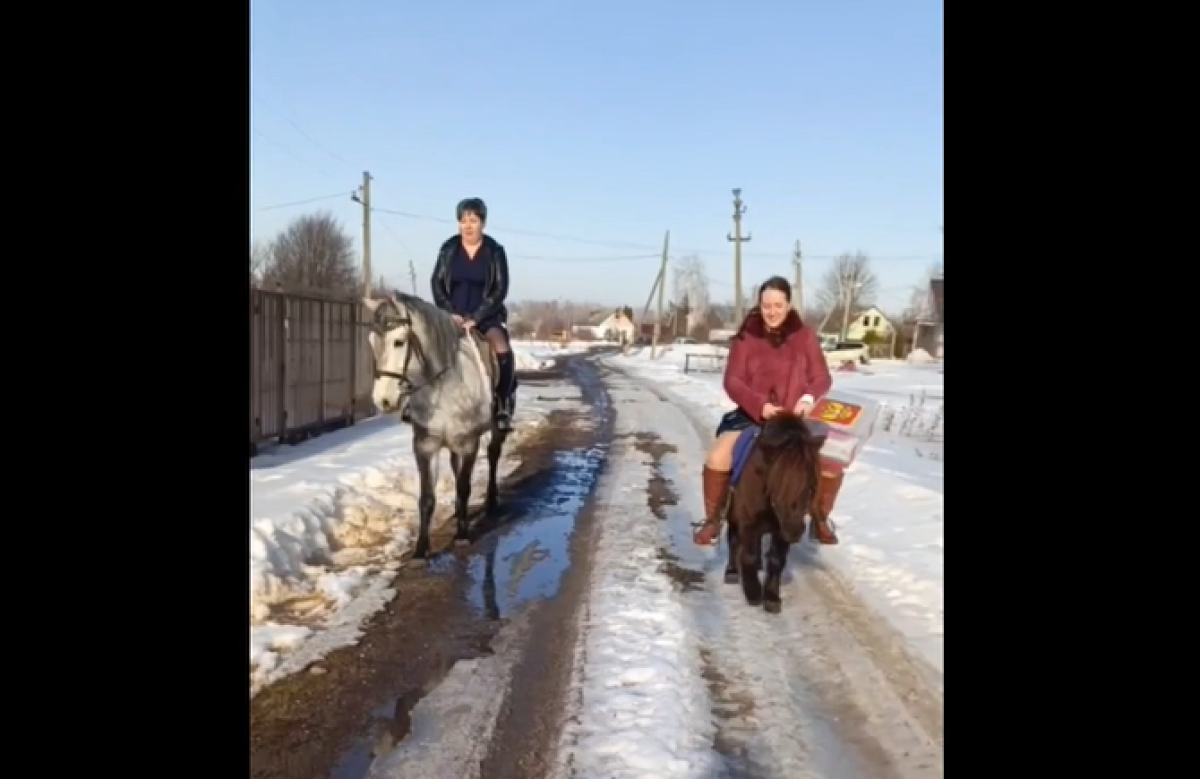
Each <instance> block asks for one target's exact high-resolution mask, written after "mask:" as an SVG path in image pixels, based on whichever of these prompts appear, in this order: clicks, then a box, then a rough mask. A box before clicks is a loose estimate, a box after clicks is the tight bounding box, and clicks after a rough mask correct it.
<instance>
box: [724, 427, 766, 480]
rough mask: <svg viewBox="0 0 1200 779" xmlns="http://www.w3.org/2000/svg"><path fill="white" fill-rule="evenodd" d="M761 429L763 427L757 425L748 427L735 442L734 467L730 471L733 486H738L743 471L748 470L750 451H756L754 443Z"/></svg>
mask: <svg viewBox="0 0 1200 779" xmlns="http://www.w3.org/2000/svg"><path fill="white" fill-rule="evenodd" d="M761 431H762V428H761V427H758V426H757V425H753V426H751V427H748V428H746V429H745V430H743V431H742V434H741V435H740V436H738V440H737V441H735V442H734V443H733V469H732V470H731V471H730V472H729V483H730V485H731V486H734V487H736V486H737V483H738V482H739V481H740V480H741V478H742V471H744V470H746V463H748V462H750V453H751V452H753V451H754V444H755V442H756V441H758V434H759V433H760V432H761Z"/></svg>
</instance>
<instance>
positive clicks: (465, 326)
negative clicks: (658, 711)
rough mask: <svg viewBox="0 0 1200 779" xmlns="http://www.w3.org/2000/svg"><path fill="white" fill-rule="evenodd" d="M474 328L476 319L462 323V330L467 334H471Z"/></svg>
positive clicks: (465, 320)
mask: <svg viewBox="0 0 1200 779" xmlns="http://www.w3.org/2000/svg"><path fill="white" fill-rule="evenodd" d="M474 327H475V320H474V319H464V320H463V321H462V329H463V330H465V331H466V332H468V333H469V332H471V330H472V329H473V328H474Z"/></svg>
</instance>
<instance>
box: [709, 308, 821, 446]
mask: <svg viewBox="0 0 1200 779" xmlns="http://www.w3.org/2000/svg"><path fill="white" fill-rule="evenodd" d="M831 386H833V378H832V377H831V376H830V375H829V366H828V365H827V364H826V362H825V353H824V352H823V351H821V344H820V343H819V342H818V341H817V336H816V334H815V333H814V332H813V330H812V328H811V327H806V326H805V325H804V322H803V321H801V319H800V315H799V314H797V313H796V312H795V311H789V312H788V315H787V318H786V319H784V320H783V324H781V325H780V326H779V329H778V330H768V329H767V327H766V323H765V322H763V318H762V315H761V314H759V312H758V309H753V310H751V311H750V313H749V314H748V315H747V316H746V319H745V321H744V322H742V326H741V328H740V329H739V330H738V334H737V335H736V336H734V338H733V342H732V343H731V344H730V346H729V358H728V360H727V361H726V364H725V393H726V394H727V395H729V399H730V400H732V401H733V402H734V403H736V404H738V407H739V408H741V410H742V412H743V413H745V414H746V416H748V417H750V418H751V419H753V420H754V421H755V422H756V423H758V424H760V425H761V424H762V421H763V420H762V409H763V406H765V405H766V404H767V402H768V401H770V402H772V403H775V404H776V405H778V406H780V407H781V408H783V409H784V410H786V411H791V410H792V408H794V407H795V405H796V404H797V403H798V402H799V401H800V398H802V397H803V396H805V395H811V396H812V398H813V400H814V401H817V400H820V399H821V398H822V397H823V396H824V395H825V393H827V392H829V388H830V387H831Z"/></svg>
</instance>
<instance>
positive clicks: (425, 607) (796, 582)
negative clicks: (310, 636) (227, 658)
mask: <svg viewBox="0 0 1200 779" xmlns="http://www.w3.org/2000/svg"><path fill="white" fill-rule="evenodd" d="M564 373H565V375H564V377H563V378H561V379H557V380H552V381H547V382H543V383H542V384H541V385H540V386H539V384H537V383H530V384H528V385H526V386H524V387H523V388H522V390H521V393H522V397H523V398H528V399H529V400H534V399H536V401H537V402H538V403H541V404H545V405H547V406H548V407H551V408H554V409H555V411H554V412H553V413H554V417H553V424H551V425H549V426H547V427H548V429H547V431H546V435H547V437H546V438H544V440H542V445H543V447H544V448H543V450H542V456H541V458H540V460H539V458H536V457H533V458H528V461H529V462H530V463H532V464H531V465H530V466H528V468H527V473H525V474H524V476H522V475H520V474H518V475H517V478H516V480H515V482H514V483H513V485H512V486H510V489H509V490H508V501H507V502H508V504H509V509H510V516H509V517H508V518H507V521H502V522H500V523H498V524H499V527H498V528H497V529H496V530H494V531H492V532H490V533H488V534H487V535H486V536H485V537H484V538H482V539H481V540H480V541H479V542H477V543H476V544H475V546H473V547H472V548H471V549H470V550H468V552H467V553H466V554H465V555H457V556H456V555H447V556H445V557H444V558H443V559H442V560H440V561H439V562H438V563H436V564H434V565H433V566H431V567H430V568H429V569H422V570H417V569H410V568H408V567H406V568H405V569H403V570H402V571H401V575H400V576H399V577H398V579H397V583H396V589H397V591H398V594H397V596H396V598H395V600H394V602H393V603H392V604H391V605H390V606H389V608H388V609H386V610H385V611H384V612H383V613H381V614H380V615H379V617H378V618H377V619H376V620H375V621H374V622H373V623H372V624H370V625H368V626H367V628H366V630H365V636H364V638H363V640H362V641H361V642H360V643H359V644H358V645H357V646H355V647H350V648H347V649H345V650H341V651H340V652H339V653H336V654H335V655H331V656H330V657H328V658H326V660H325V662H324V664H323V665H322V666H321V667H320V668H318V669H317V671H314V672H312V673H302V674H297V675H296V676H295V677H291V678H289V679H286V680H284V681H283V682H281V683H280V684H279V685H273V686H272V687H271V688H268V689H267V690H266V691H264V693H262V694H260V695H259V696H258V697H257V698H256V699H255V700H254V701H252V726H251V752H252V761H251V762H252V771H251V776H252V777H258V778H259V779H266V778H267V777H288V779H308V778H309V777H311V779H323V778H324V777H329V778H330V779H362V777H366V776H369V777H371V778H372V779H403V778H405V777H414V779H416V778H419V777H446V778H447V779H449V778H450V777H454V779H458V777H463V779H467V778H468V777H478V779H624V778H625V777H629V778H631V779H632V778H633V777H637V778H638V779H672V778H673V777H681V778H682V777H687V778H689V779H718V778H721V777H729V778H731V779H734V778H738V779H740V778H742V777H754V778H755V779H802V778H803V777H825V778H829V779H840V778H842V777H844V778H845V779H850V778H851V777H854V778H856V779H857V778H859V777H865V778H870V777H889V778H891V777H897V778H902V777H914V778H915V777H920V778H921V779H927V778H929V777H940V776H942V775H943V769H942V762H943V760H942V756H943V745H942V737H943V736H942V734H943V714H942V711H943V709H942V689H941V688H942V685H941V675H940V673H939V672H938V671H937V670H935V669H933V668H931V667H929V666H927V665H925V664H924V661H922V660H919V659H914V657H913V656H912V655H911V654H910V653H909V652H908V651H907V650H906V645H905V642H904V641H903V640H902V639H901V638H900V637H899V636H898V635H896V634H895V632H894V628H893V627H892V626H890V625H889V624H886V623H885V622H884V621H883V620H882V619H880V618H879V617H878V616H877V615H876V614H875V613H874V612H872V611H871V610H869V609H868V608H866V607H865V606H864V605H863V604H862V603H861V602H860V601H859V600H858V598H857V597H856V595H855V594H854V593H853V592H852V591H851V589H850V588H849V587H847V586H846V585H845V584H844V583H843V581H842V580H841V579H840V578H839V576H838V574H837V573H835V572H834V571H833V570H831V569H829V568H827V567H826V566H825V565H823V564H822V562H821V559H820V558H821V552H820V551H817V550H814V549H812V548H811V547H810V546H809V545H808V543H807V542H806V543H805V544H803V545H802V546H800V547H799V548H796V549H794V550H793V552H792V555H791V563H790V567H789V576H788V578H786V579H785V586H784V591H783V599H784V609H783V613H782V614H780V615H768V614H766V613H765V612H764V611H763V610H762V609H761V608H751V607H749V606H747V605H746V604H745V602H744V600H743V598H742V595H741V591H740V588H739V587H736V586H729V585H726V584H724V582H723V577H722V575H721V573H722V568H723V562H724V561H723V558H722V557H721V555H722V554H723V551H724V550H723V549H721V550H717V551H715V552H714V551H713V550H707V549H697V548H696V547H694V546H693V545H692V544H691V541H690V532H691V528H690V525H691V521H692V520H693V519H694V518H695V517H696V516H698V515H699V513H700V511H701V506H700V484H699V474H700V468H701V464H702V462H703V457H704V446H705V444H706V443H707V442H708V441H709V440H710V436H711V430H710V429H709V428H710V426H711V425H710V424H709V423H708V422H707V421H705V420H704V419H702V418H701V417H700V415H699V414H696V413H694V410H693V409H689V408H688V407H687V406H686V405H682V404H679V403H677V402H675V401H673V400H670V399H668V398H669V396H667V395H665V394H663V392H662V390H661V389H660V388H658V387H656V386H654V384H653V383H652V382H647V381H646V380H644V379H638V378H634V377H631V376H629V375H625V374H622V373H620V372H619V371H616V370H613V369H610V368H605V367H600V366H598V365H597V364H596V362H595V359H594V358H591V357H583V356H580V357H574V358H571V359H570V360H569V361H568V365H567V368H566V370H565V372H564ZM530 446H531V447H536V446H537V442H536V441H533V442H532V443H531V444H530ZM531 451H532V450H531ZM256 706H257V707H258V709H257V711H258V714H257V715H256V714H255V711H256V709H255V707H256ZM256 717H257V719H256ZM255 723H258V725H257V731H256V724H255ZM256 734H257V735H256ZM256 738H257V741H256ZM256 744H257V746H256ZM256 756H257V762H256ZM334 758H336V759H334ZM256 766H257V768H256Z"/></svg>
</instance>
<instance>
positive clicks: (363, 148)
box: [250, 0, 944, 308]
mask: <svg viewBox="0 0 1200 779" xmlns="http://www.w3.org/2000/svg"><path fill="white" fill-rule="evenodd" d="M942 29H943V10H942V3H941V2H940V1H939V2H934V1H932V0H846V1H844V2H837V1H836V0H825V1H824V2H808V1H806V0H790V1H788V0H759V2H751V3H746V4H743V5H736V4H730V3H728V2H716V0H692V1H691V2H683V1H682V0H656V1H655V0H642V1H641V2H632V1H631V0H609V1H608V2H603V3H585V2H571V1H570V0H556V1H555V2H551V0H500V1H496V0H493V1H492V2H480V1H479V0H466V1H465V2H448V3H440V2H433V0H427V1H426V2H419V3H416V2H404V1H403V0H399V1H398V0H391V1H387V0H342V1H341V2H332V1H330V0H327V1H326V2H315V1H314V0H252V2H251V133H250V144H251V145H250V156H251V190H250V191H251V210H252V216H251V231H252V237H255V238H269V237H270V236H271V235H272V234H273V233H274V232H275V231H277V230H279V229H280V228H282V227H283V226H284V225H285V224H286V223H287V221H288V220H289V219H291V218H293V217H295V216H298V215H300V214H302V213H304V212H305V211H306V210H309V209H319V208H327V209H328V210H330V211H332V212H333V213H334V214H335V215H336V216H337V217H338V218H339V219H341V220H343V222H344V224H345V225H346V227H347V228H348V230H349V231H350V232H351V233H352V234H353V235H355V237H356V240H357V239H358V237H359V235H360V232H361V231H360V224H361V213H362V212H361V209H360V207H359V206H358V205H357V204H355V203H353V202H351V201H350V199H349V193H350V192H351V191H352V190H353V189H354V188H355V187H357V186H358V184H359V183H360V179H361V175H362V171H363V170H369V171H370V172H371V174H372V175H373V176H374V179H375V180H374V182H373V184H372V193H373V199H374V205H375V206H376V207H377V208H378V209H380V211H378V212H376V214H375V215H374V229H373V233H372V237H373V241H372V243H373V255H374V266H375V272H376V275H378V274H379V273H383V274H384V275H386V276H387V277H388V279H389V281H390V282H391V283H393V284H396V285H402V286H403V287H404V288H405V289H407V288H408V286H409V277H408V264H409V261H410V260H411V261H412V262H413V263H414V264H415V265H416V268H417V274H418V285H419V291H420V292H421V294H427V288H428V276H429V272H430V270H431V269H432V263H433V258H434V255H435V254H436V249H437V246H438V245H439V244H440V243H441V241H442V240H444V239H445V238H446V237H447V236H449V235H450V234H451V233H452V232H453V230H454V227H453V224H452V222H453V216H454V206H455V204H456V203H457V202H458V201H459V200H460V199H461V198H464V197H470V196H477V197H482V198H484V199H485V200H486V201H487V203H488V207H489V209H490V212H491V215H490V220H489V232H490V233H491V234H492V235H494V236H495V237H496V238H497V239H498V240H499V241H501V242H502V243H503V244H505V246H506V247H507V248H508V252H509V256H510V258H511V259H512V264H513V269H512V272H513V286H512V292H511V295H512V297H513V298H514V299H525V298H567V299H576V300H580V299H590V300H596V301H599V302H603V303H613V304H616V303H629V304H631V305H637V306H639V307H640V305H641V303H642V302H643V301H644V300H645V297H646V295H647V293H648V292H649V289H650V286H651V284H652V283H653V280H654V275H655V273H656V272H657V261H656V260H655V259H651V258H649V257H648V256H649V255H654V254H657V253H658V252H659V251H661V246H662V239H663V233H664V231H666V230H667V229H670V230H671V243H672V254H673V255H675V256H681V255H684V254H690V253H699V254H700V256H701V257H703V258H704V260H705V263H706V266H707V269H708V273H709V276H710V277H711V278H712V280H713V290H712V291H713V295H714V297H715V298H717V299H732V291H733V250H732V249H733V247H732V244H730V243H729V242H728V241H726V234H727V233H728V232H729V231H730V230H731V229H732V219H731V216H732V211H733V206H732V195H731V192H730V190H731V189H732V188H733V187H741V188H742V197H743V198H744V200H745V202H746V204H747V205H748V207H749V210H748V212H747V213H746V216H745V219H744V224H745V229H747V230H748V231H749V232H750V233H751V234H752V236H753V241H752V242H751V243H748V244H746V245H745V247H744V248H745V259H744V262H743V280H744V282H743V283H744V284H745V285H746V286H747V287H750V286H751V285H756V284H758V283H759V282H760V281H761V280H762V279H764V278H766V277H767V276H769V275H771V274H773V273H782V274H784V275H787V276H789V277H790V276H791V265H790V255H791V250H792V246H793V244H794V242H795V241H796V240H797V239H799V240H800V241H801V243H802V247H803V250H804V255H805V263H804V271H805V273H804V275H805V282H806V285H807V291H806V295H805V297H806V299H808V300H811V299H812V295H813V294H814V293H815V290H816V285H817V284H819V279H820V276H821V273H822V271H823V270H825V269H826V268H827V266H828V260H829V258H830V257H832V256H833V255H836V254H838V253H840V252H843V251H852V250H856V249H861V250H863V251H865V252H867V253H868V254H869V255H871V257H872V258H873V263H874V266H875V270H876V273H877V274H878V275H879V277H880V286H881V287H882V288H883V292H882V294H881V302H882V303H883V304H884V305H885V306H890V307H892V308H896V307H898V306H901V305H903V303H904V301H905V300H906V299H907V294H908V289H909V288H911V286H912V285H913V284H915V283H916V282H917V281H918V280H919V279H920V278H921V276H922V273H923V271H924V269H925V268H926V267H927V266H929V265H930V264H931V263H933V262H936V261H938V260H939V259H940V258H941V253H942V246H943V244H942V234H941V232H940V231H939V229H938V228H939V225H941V224H942V223H943V149H944V145H943V116H944V99H943V95H944V91H943V71H944V68H943V37H942ZM339 193H342V194H340V195H339ZM327 195H338V196H337V197H331V198H330V199H327V200H322V201H318V202H314V203H312V204H309V205H305V206H296V207H283V208H274V207H273V206H277V205H279V204H284V203H290V202H294V201H302V200H307V199H310V198H319V197H323V196H327ZM385 210H392V211H399V212H402V213H405V214H409V215H412V216H399V215H393V214H387V213H384V211H385ZM437 220H441V221H437ZM628 258H634V259H628Z"/></svg>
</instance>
